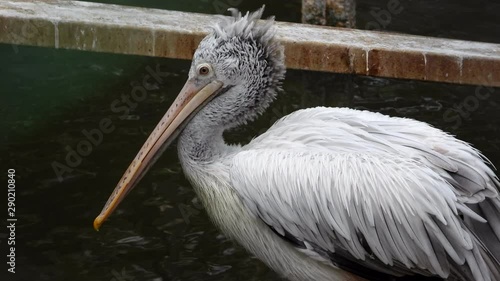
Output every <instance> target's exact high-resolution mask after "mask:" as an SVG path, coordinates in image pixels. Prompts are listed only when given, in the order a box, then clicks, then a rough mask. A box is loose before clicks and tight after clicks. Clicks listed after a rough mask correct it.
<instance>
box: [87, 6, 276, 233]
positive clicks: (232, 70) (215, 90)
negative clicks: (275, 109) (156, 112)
mask: <svg viewBox="0 0 500 281" xmlns="http://www.w3.org/2000/svg"><path fill="white" fill-rule="evenodd" d="M229 10H230V11H231V13H232V17H229V18H227V17H226V18H224V19H223V20H222V21H221V22H219V23H218V24H216V25H215V26H214V28H213V30H212V32H211V33H210V34H209V35H207V36H206V37H205V38H204V39H203V40H202V41H201V42H200V45H199V46H198V49H197V50H196V52H195V54H194V57H193V60H192V65H191V68H190V70H189V77H188V80H187V82H186V84H185V85H184V87H183V88H182V90H181V92H180V93H179V95H178V96H177V98H176V99H175V101H174V103H173V104H172V105H171V107H170V108H169V109H168V111H167V113H166V114H165V116H164V117H163V118H162V119H161V121H160V122H159V123H158V125H157V126H156V128H155V129H154V131H153V132H152V133H151V135H150V136H149V138H148V140H147V141H146V143H145V144H144V145H143V147H142V148H141V150H140V151H139V153H138V154H137V156H136V157H135V158H134V160H133V161H132V163H131V164H130V166H129V168H128V169H127V171H126V172H125V174H124V175H123V177H122V178H121V180H120V181H119V183H118V185H117V186H116V188H115V190H114V191H113V193H112V194H111V196H110V197H109V199H108V201H107V203H106V205H105V206H104V208H103V210H102V211H101V213H100V214H99V216H98V217H97V218H96V219H95V221H94V228H95V229H96V230H98V229H99V227H100V226H101V225H102V223H103V222H104V220H106V218H107V217H109V216H110V215H111V213H112V212H113V211H114V209H115V208H116V207H117V206H118V204H119V203H120V202H121V200H122V199H123V198H124V197H125V196H126V194H127V193H128V192H129V191H130V190H131V189H132V188H133V187H134V186H135V185H136V184H137V183H138V182H139V180H140V179H141V178H142V177H143V176H144V174H145V173H146V172H147V170H148V169H149V168H150V167H151V165H152V164H153V163H154V162H155V161H156V159H157V158H158V157H159V156H160V155H161V153H162V152H163V151H164V150H165V149H166V147H167V146H168V145H169V144H170V143H171V142H172V141H173V140H174V139H175V138H176V137H177V136H178V135H179V134H180V133H181V132H182V131H183V130H184V131H186V132H184V134H185V135H186V134H187V135H189V134H190V133H189V132H196V131H198V129H197V128H200V129H201V128H202V129H203V130H211V131H214V132H219V133H220V135H221V136H222V132H223V131H224V130H226V129H229V128H232V127H235V126H238V125H240V124H244V123H246V122H247V121H251V120H253V119H255V118H256V117H257V116H258V115H260V114H261V113H262V112H263V111H264V110H265V109H266V108H267V107H268V106H269V105H270V103H271V102H272V101H273V100H274V99H275V97H276V95H277V93H278V91H279V90H280V88H281V82H282V80H283V78H284V76H285V64H284V50H283V46H282V45H281V44H279V43H278V42H277V41H276V40H275V38H274V29H273V24H274V18H270V19H267V20H265V21H261V22H259V21H258V20H259V19H261V17H262V13H263V12H264V7H262V8H261V9H259V10H257V11H256V12H253V13H247V14H246V15H245V16H242V15H241V13H240V12H238V11H237V10H236V9H229ZM186 126H188V128H187V129H186ZM189 128H191V130H188V129H189ZM201 137H207V136H201ZM198 138H200V136H199V135H198ZM187 139H189V140H190V141H191V142H193V143H194V145H196V143H197V142H198V143H199V142H201V141H202V140H199V139H196V136H193V137H192V138H190V136H187ZM193 151H194V153H195V154H196V155H193V157H197V158H203V157H204V153H207V151H208V150H207V149H194V150H193Z"/></svg>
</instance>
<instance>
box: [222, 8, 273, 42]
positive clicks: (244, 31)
mask: <svg viewBox="0 0 500 281" xmlns="http://www.w3.org/2000/svg"><path fill="white" fill-rule="evenodd" d="M264 9H265V6H262V8H260V9H258V10H257V11H255V12H253V13H250V12H247V13H246V14H245V16H242V15H241V12H240V11H238V9H235V8H229V9H228V11H230V12H231V15H232V16H231V17H229V18H228V17H224V18H223V19H222V21H221V22H219V23H218V24H216V25H215V26H214V28H213V30H214V34H215V35H216V37H220V38H222V39H224V40H227V39H228V38H231V37H235V36H238V37H242V38H252V39H255V40H258V41H260V42H261V43H264V44H265V43H268V42H269V41H270V40H272V38H273V37H274V32H273V29H272V26H273V24H274V17H270V18H269V19H267V20H266V22H265V23H264V24H257V21H258V20H259V19H261V18H262V14H263V13H264Z"/></svg>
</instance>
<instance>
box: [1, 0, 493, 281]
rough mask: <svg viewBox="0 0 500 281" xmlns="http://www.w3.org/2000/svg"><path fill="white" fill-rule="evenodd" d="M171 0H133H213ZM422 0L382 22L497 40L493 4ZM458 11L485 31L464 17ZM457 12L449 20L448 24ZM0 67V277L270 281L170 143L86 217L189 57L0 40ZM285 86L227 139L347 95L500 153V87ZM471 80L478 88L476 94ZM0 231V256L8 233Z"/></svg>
mask: <svg viewBox="0 0 500 281" xmlns="http://www.w3.org/2000/svg"><path fill="white" fill-rule="evenodd" d="M115 2H116V1H115ZM127 2H128V3H127V4H133V2H132V1H127ZM173 2H174V1H168V2H167V1H162V2H160V1H152V0H151V1H145V2H142V3H143V5H145V6H149V7H156V8H168V9H177V10H189V11H199V12H211V13H215V12H216V11H215V8H213V7H214V6H213V5H212V4H213V2H212V0H207V1H195V0H190V1H185V2H183V3H182V4H179V2H174V3H173ZM267 2H270V1H267ZM427 2H429V3H428V5H427V6H425V8H421V7H420V6H417V5H416V1H408V2H404V1H403V0H401V3H402V5H406V6H404V7H405V9H404V10H403V12H402V13H401V17H396V16H395V17H394V19H393V21H392V23H391V25H390V26H388V27H387V28H388V29H389V30H391V27H393V29H392V30H394V31H398V32H411V33H415V34H424V35H433V36H443V37H454V38H463V39H471V40H481V41H490V42H495V40H498V39H499V38H500V37H499V36H498V29H495V28H494V27H495V26H498V23H499V20H494V19H491V18H489V16H488V15H489V13H490V11H491V10H493V8H494V5H493V4H491V3H490V4H488V2H486V1H482V2H481V1H480V2H477V3H479V4H477V6H475V7H473V8H471V7H469V4H466V2H463V1H462V2H463V3H462V4H460V3H461V2H460V1H458V2H457V1H455V2H454V4H451V1H442V2H443V3H442V4H440V5H439V6H437V5H438V4H436V3H434V2H433V3H434V4H432V3H431V2H430V1H427ZM253 3H254V2H252V3H250V1H244V2H242V3H241V6H240V7H241V8H242V9H247V8H251V9H253V8H255V7H257V6H259V5H260V3H259V4H258V5H257V4H255V5H254V4H253ZM277 3H279V2H278V1H276V2H274V4H273V3H271V4H269V5H268V7H269V8H270V10H271V11H270V13H278V19H279V20H289V21H297V20H298V18H300V14H299V13H298V12H299V7H300V5H299V3H298V2H297V1H293V2H290V4H288V5H287V7H286V9H281V10H280V6H279V5H278V4H277ZM377 3H378V2H376V1H360V2H359V6H358V7H359V11H358V15H359V17H358V23H359V24H360V26H361V27H363V26H364V25H366V23H368V22H370V21H372V20H373V19H372V18H371V16H370V14H369V11H370V10H372V9H374V8H375V7H384V5H385V3H386V2H380V4H377ZM405 3H406V4H405ZM481 4H483V6H480V5H481ZM487 4H488V5H490V6H487ZM377 5H378V6H377ZM433 5H434V6H433ZM419 7H420V8H419ZM432 7H434V8H432ZM442 7H446V9H451V10H449V11H450V15H449V16H448V17H444V16H441V15H442V14H440V13H442V11H443V10H442V9H443V8H442ZM488 7H489V8H488ZM452 8H453V9H452ZM460 9H462V10H460ZM422 11H426V12H425V13H423V12H422ZM403 13H405V14H403ZM418 13H423V14H422V15H424V18H428V19H433V20H432V21H430V20H428V21H427V22H428V23H429V24H424V23H422V22H421V21H418V20H416V19H417V18H418V16H417V14H418ZM432 13H434V14H432ZM456 14H461V15H464V16H465V17H466V20H467V21H468V22H469V25H470V26H473V25H475V26H481V27H485V29H483V28H481V29H476V30H474V29H470V28H469V29H468V28H466V27H467V26H469V25H466V24H465V23H462V21H464V19H462V18H461V17H459V16H456ZM472 14H473V16H472ZM433 15H434V16H433ZM438 17H439V18H438ZM454 19H456V21H455V22H456V25H454V24H450V23H452V22H454ZM440 22H442V23H446V25H443V26H440V25H439V24H438V23H440ZM436 24H437V25H436ZM495 32H496V33H495ZM0 65H1V67H0V97H1V101H2V105H1V106H0V110H1V117H2V118H1V119H0V129H1V131H2V134H1V139H0V143H1V146H0V153H1V154H0V157H1V163H2V165H1V166H2V173H3V174H4V175H5V173H6V171H7V168H14V169H16V179H17V189H16V193H17V197H16V217H17V219H18V222H17V228H16V246H17V248H16V271H17V273H16V275H6V267H5V268H4V269H2V271H1V272H0V277H1V278H0V280H58V281H59V280H61V281H62V280H75V281H80V280H81V281H83V280H96V281H97V280H99V281H111V280H113V281H142V280H150V281H153V280H154V281H160V280H162V281H167V280H183V281H186V280H193V281H194V280H278V277H277V276H276V275H275V274H274V273H273V272H271V271H270V270H269V269H267V268H266V267H265V266H264V265H263V264H262V263H260V262H259V261H258V260H256V259H255V258H253V257H251V256H249V255H248V254H247V253H246V252H245V251H244V250H242V249H241V248H240V247H239V246H237V245H235V244H233V243H232V242H231V241H228V240H226V239H225V238H224V236H222V235H221V234H220V233H219V232H218V231H217V229H215V228H214V227H213V226H212V224H211V223H210V221H209V219H208V218H207V216H206V214H205V213H204V211H203V210H202V209H201V208H200V207H199V204H198V202H197V200H196V197H195V194H194V192H193V191H192V189H191V187H190V185H189V183H188V182H187V181H186V180H185V179H184V176H183V174H182V171H181V170H180V167H179V163H178V159H177V155H176V149H175V147H172V148H170V149H168V150H167V151H166V152H165V154H164V155H163V157H162V158H161V159H160V161H159V162H158V163H157V164H156V165H155V166H154V167H153V168H152V170H151V171H150V172H149V173H148V175H147V176H146V177H145V178H144V179H143V180H142V182H141V183H140V184H139V186H138V187H137V188H136V189H135V190H134V191H133V192H132V193H131V194H130V195H129V196H128V197H127V199H126V200H125V201H124V202H123V203H122V204H121V206H120V208H119V209H118V210H117V211H116V212H115V213H114V215H113V216H112V218H111V219H110V220H109V221H108V222H107V223H106V224H105V225H104V226H103V228H102V230H101V231H100V232H95V231H94V230H93V229H92V221H93V219H94V217H95V216H96V215H97V214H98V213H99V212H100V210H101V208H102V206H103V204H104V203H105V201H106V199H107V198H108V196H109V194H110V193H111V191H112V190H113V188H114V186H115V184H116V182H117V181H118V179H119V178H120V177H121V175H122V173H123V171H124V170H125V169H126V168H127V166H128V164H129V162H130V161H131V160H132V158H133V157H134V156H135V154H136V153H137V151H138V149H139V148H140V146H141V145H142V143H143V142H144V141H145V139H146V138H147V136H148V135H149V132H150V131H151V130H152V129H153V127H154V126H155V125H156V122H157V121H158V120H159V119H160V118H161V116H163V114H164V112H165V111H166V109H167V108H168V106H169V105H170V103H171V102H172V101H173V99H174V98H175V95H176V94H177V93H178V91H179V90H180V88H181V87H182V84H183V83H184V81H185V79H186V75H187V74H186V72H187V70H188V67H189V62H188V61H177V60H167V59H158V58H148V57H135V56H123V55H111V54H98V53H88V52H78V51H68V50H53V49H43V48H34V47H13V46H10V45H0ZM148 67H149V68H152V69H156V67H159V68H160V69H161V71H162V72H163V73H164V74H163V76H162V81H160V82H151V85H149V86H150V87H148V88H151V89H152V90H150V91H148V92H147V94H146V97H145V99H144V100H143V101H141V102H138V103H137V104H132V107H133V108H131V106H127V107H129V108H130V111H129V112H128V114H126V115H124V111H119V110H113V108H112V107H113V106H112V105H115V109H116V108H117V107H120V108H123V107H122V106H124V103H123V102H121V101H120V100H121V98H122V95H130V94H131V92H132V90H133V88H134V87H135V85H136V84H137V83H142V80H143V78H144V76H145V75H147V74H148V71H147V68H148ZM284 88H285V94H283V95H281V96H280V97H279V99H278V100H277V102H276V103H274V104H273V106H272V107H271V108H270V109H269V110H268V111H267V113H266V114H265V115H264V116H262V117H261V118H260V119H259V120H258V121H256V122H254V123H252V124H250V125H249V126H248V127H246V128H241V129H238V130H236V131H234V132H231V133H229V134H228V139H229V140H231V141H237V142H246V141H248V140H249V139H251V138H252V137H253V136H255V135H258V134H260V133H261V132H263V131H264V130H265V129H266V128H268V127H269V126H270V125H271V124H272V123H273V122H274V121H275V120H276V119H278V118H280V117H282V116H283V115H286V114H288V113H290V112H292V111H294V110H296V109H298V108H304V107H312V106H318V105H325V106H349V107H355V108H359V109H369V110H373V111H379V112H382V113H385V114H390V115H394V116H404V117H409V118H415V119H418V120H422V121H426V122H429V123H431V124H433V125H434V126H436V127H438V128H441V129H444V130H447V131H450V132H452V133H453V134H456V135H457V136H458V137H459V138H462V139H464V140H466V141H468V142H471V143H473V144H474V145H475V146H476V147H477V148H479V149H480V150H482V151H483V152H484V154H485V155H487V156H488V157H489V158H490V159H491V160H492V161H493V163H494V164H496V165H497V166H499V165H500V129H499V128H500V111H499V106H500V89H487V88H478V87H476V86H456V85H447V84H439V83H423V82H415V81H401V80H388V79H374V78H369V77H353V76H348V75H334V74H324V73H312V72H300V71H289V72H288V75H287V79H286V81H285V85H284ZM478 91H479V93H481V94H483V95H482V96H481V97H482V98H477V97H476V92H478ZM486 94H489V97H484V96H485V95H486ZM483 97H484V98H483ZM457 108H463V109H462V110H457ZM105 118H109V120H110V122H111V124H112V128H113V129H112V130H111V132H109V133H106V134H103V135H102V141H101V142H100V143H99V145H92V148H91V151H89V153H88V155H87V156H85V157H82V158H81V159H80V161H78V159H69V160H70V161H76V162H81V163H79V164H78V165H76V167H75V168H72V171H71V172H66V173H64V174H63V175H62V181H60V180H59V179H58V177H57V175H56V173H55V172H54V169H53V164H54V163H55V162H58V163H60V164H61V165H63V164H64V165H69V164H68V163H67V159H66V157H67V155H68V153H69V151H71V150H73V149H77V148H78V145H79V144H80V145H81V143H82V141H84V140H86V137H85V136H84V133H83V132H84V131H92V130H94V129H98V128H99V124H100V122H101V120H103V119H105ZM73 164H74V163H73ZM4 178H5V177H4ZM6 185H7V184H5V186H6ZM2 194H6V191H5V192H3V193H2ZM4 202H5V201H4ZM0 235H1V236H0V239H1V243H0V245H2V247H1V251H2V252H1V254H2V255H3V256H4V257H5V255H6V254H7V250H6V247H5V238H6V237H7V236H6V235H5V233H4V232H2V233H0ZM4 253H5V254H4ZM4 259H5V258H4ZM3 276H6V277H8V279H5V278H4V277H3Z"/></svg>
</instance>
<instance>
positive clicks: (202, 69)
mask: <svg viewBox="0 0 500 281" xmlns="http://www.w3.org/2000/svg"><path fill="white" fill-rule="evenodd" d="M211 72H212V67H211V66H210V65H209V64H206V63H204V64H200V65H199V66H198V74H200V75H208V74H210V73H211Z"/></svg>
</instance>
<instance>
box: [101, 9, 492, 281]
mask: <svg viewBox="0 0 500 281" xmlns="http://www.w3.org/2000/svg"><path fill="white" fill-rule="evenodd" d="M230 10H231V12H232V16H231V17H225V18H224V19H223V20H222V21H221V22H219V23H217V24H216V25H215V26H214V27H213V30H212V31H211V33H210V34H209V35H207V36H206V37H205V38H204V39H203V40H202V41H201V43H200V45H199V47H198V49H197V50H196V52H195V54H194V57H193V60H192V65H191V68H190V70H189V77H188V79H187V82H186V84H185V85H184V87H183V88H182V90H181V91H180V93H179V95H178V96H177V98H176V99H175V101H174V102H173V104H172V105H171V107H170V108H169V109H168V111H167V112H166V114H165V116H164V117H163V118H162V119H161V120H160V122H159V123H158V125H157V126H156V127H155V129H154V131H153V132H152V133H151V135H150V136H149V138H148V139H147V140H146V142H145V144H144V145H143V146H142V148H141V150H140V151H139V153H138V154H137V156H136V157H135V158H134V160H133V161H132V163H131V164H130V166H129V168H128V169H127V170H126V172H125V173H124V175H123V177H122V178H121V180H120V181H119V182H118V184H117V186H116V188H115V190H114V191H113V193H112V194H111V196H110V197H109V199H108V201H107V203H106V205H105V206H104V208H103V210H102V212H101V213H100V214H99V215H98V216H97V217H96V219H95V221H94V228H95V229H96V230H98V229H99V228H100V226H101V225H102V223H103V222H104V221H105V220H106V219H107V218H108V217H109V216H110V214H111V213H112V212H113V210H115V209H116V207H117V206H118V204H119V203H120V202H121V201H122V199H123V198H124V197H125V196H126V194H127V193H128V192H129V191H130V190H131V189H132V188H134V187H135V186H136V185H137V183H138V182H139V181H140V179H141V178H142V177H143V176H144V175H145V173H146V172H147V171H148V169H149V168H150V167H151V165H153V163H154V162H155V161H156V160H157V159H158V157H160V155H161V154H162V152H163V151H164V150H165V149H166V148H167V146H168V145H169V144H170V143H171V142H172V141H173V140H175V139H176V138H177V137H178V138H179V140H178V155H179V159H180V163H181V165H182V168H183V171H184V174H185V175H186V177H187V178H188V179H189V181H190V182H191V184H192V185H193V187H194V189H195V191H196V193H197V195H198V196H199V198H200V200H201V202H202V203H203V205H204V206H205V208H206V211H207V213H208V214H209V216H210V218H211V220H212V221H213V222H214V223H215V224H216V225H217V226H218V227H219V228H220V230H221V231H222V232H223V233H225V234H226V235H227V236H228V237H230V238H232V239H234V240H235V241H237V242H238V243H239V244H241V245H242V246H243V247H245V248H246V249H247V250H248V251H249V252H250V253H252V254H253V255H255V256H257V257H258V258H259V259H260V260H262V261H263V262H264V263H265V264H267V265H268V266H269V267H270V268H272V269H273V270H274V271H276V272H278V273H279V274H281V276H283V277H284V278H286V279H288V280H293V281H305V280H316V281H326V280H392V279H394V278H397V277H402V276H411V275H413V276H414V277H413V278H424V277H427V276H433V277H438V278H443V279H448V280H460V281H465V280H476V281H495V280H500V263H499V260H500V197H499V195H498V190H499V187H500V182H499V180H498V177H497V176H496V175H495V173H494V172H493V170H492V168H490V167H492V164H491V163H490V162H489V161H488V160H487V159H486V158H485V157H484V156H483V155H482V154H481V153H480V152H479V151H478V150H476V149H474V148H473V147H472V146H471V145H469V144H467V143H465V142H463V141H461V140H458V139H456V138H454V137H453V136H451V135H450V134H448V133H445V132H443V131H441V130H439V129H436V128H434V127H432V126H430V125H429V124H426V123H423V122H419V121H416V120H412V119H406V118H396V117H389V116H386V115H382V114H379V113H373V112H368V111H359V110H353V109H349V108H327V107H317V108H310V109H304V110H298V111H296V112H294V113H292V114H290V115H288V116H285V117H283V118H281V119H280V120H278V121H277V122H276V123H275V124H274V125H273V126H272V127H271V128H269V130H268V131H267V132H265V133H264V134H262V135H260V136H258V137H256V138H255V139H253V140H252V141H251V142H249V143H248V144H247V145H244V146H241V145H234V144H233V145H232V144H227V143H225V141H224V138H223V133H224V131H226V130H229V129H232V128H235V127H237V126H242V125H245V124H246V123H247V122H248V121H251V120H254V119H255V118H257V117H258V116H259V115H260V114H261V113H262V112H263V111H264V110H265V109H266V108H268V107H269V105H270V104H271V102H272V101H273V100H274V99H275V97H276V95H277V94H278V93H279V92H280V91H281V83H282V80H283V79H284V76H285V64H284V48H283V46H282V45H281V44H280V43H279V42H278V41H277V40H276V39H275V28H274V27H273V25H274V18H269V19H267V20H259V19H261V17H262V14H263V10H264V7H262V8H261V9H259V10H257V11H256V12H253V13H246V15H244V16H242V14H241V13H240V12H238V11H237V10H235V9H230Z"/></svg>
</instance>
